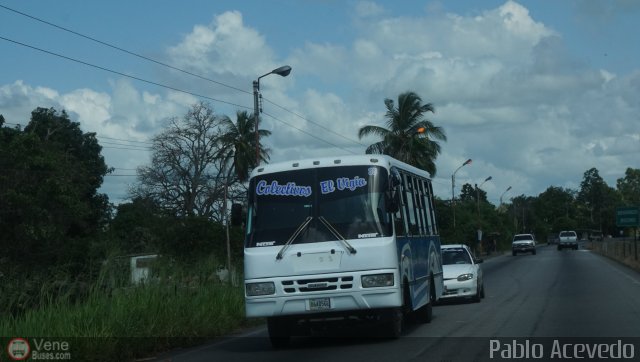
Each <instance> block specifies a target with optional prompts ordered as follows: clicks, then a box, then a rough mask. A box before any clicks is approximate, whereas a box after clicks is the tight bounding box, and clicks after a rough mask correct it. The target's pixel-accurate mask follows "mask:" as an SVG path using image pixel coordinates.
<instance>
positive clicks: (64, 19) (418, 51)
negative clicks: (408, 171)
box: [0, 0, 640, 204]
mask: <svg viewBox="0 0 640 362" xmlns="http://www.w3.org/2000/svg"><path fill="white" fill-rule="evenodd" d="M0 5H2V6H4V7H8V8H10V9H13V10H16V11H20V12H22V13H25V14H28V15H30V16H33V17H37V18H39V19H42V20H45V21H47V22H50V23H52V24H55V25H58V26H61V27H65V28H68V29H71V30H73V31H76V32H78V33H81V34H84V35H87V36H90V37H93V38H95V39H98V40H101V41H103V42H106V43H109V44H112V45H115V46H118V47H120V48H123V49H126V50H129V51H131V52H135V53H138V54H141V55H143V56H145V57H149V58H153V59H156V60H158V61H161V62H164V63H167V64H171V65H173V66H176V67H179V68H181V69H185V70H188V71H190V72H193V73H196V74H199V75H203V76H206V77H207V78H209V79H213V80H216V81H218V82H221V83H224V84H227V85H230V86H232V87H235V88H239V89H241V90H244V91H246V92H250V91H251V81H252V80H253V79H255V78H256V77H257V76H259V75H262V74H264V73H266V72H268V71H270V70H271V69H273V68H275V67H278V66H280V65H283V64H289V65H291V66H292V68H293V71H292V73H291V75H290V76H289V77H287V78H280V77H277V76H270V77H266V78H263V79H262V81H261V90H262V94H263V96H264V97H265V98H266V99H268V100H270V101H272V102H273V103H276V104H277V105H279V106H282V107H284V108H286V109H288V110H291V111H293V112H295V113H297V114H299V115H302V116H303V118H300V117H296V116H295V115H293V114H292V113H290V112H286V111H284V110H283V109H282V108H279V107H276V106H274V105H272V104H270V103H265V105H264V110H265V112H266V113H269V114H270V115H273V116H275V117H276V118H277V119H274V118H269V117H264V120H263V126H264V127H265V128H268V129H271V130H272V131H273V136H272V137H270V139H268V140H267V141H266V143H267V145H268V146H269V147H270V148H272V149H273V151H274V153H273V155H272V161H283V160H287V159H291V158H295V157H319V156H334V155H340V154H345V153H347V154H350V153H363V152H364V148H365V147H366V145H368V144H370V143H372V142H374V141H375V140H373V139H363V140H358V138H357V130H358V128H360V127H361V126H363V125H366V124H379V125H381V124H382V122H383V116H384V103H383V100H384V99H385V98H396V97H397V95H398V94H399V93H401V92H404V91H407V90H412V91H415V92H416V93H418V94H419V95H420V96H421V97H422V99H423V100H424V101H425V102H432V103H433V104H434V105H435V108H436V113H435V114H434V115H430V116H429V118H430V119H431V120H432V121H433V122H434V123H436V124H437V125H440V126H442V127H443V128H444V129H445V131H446V133H447V136H448V138H449V140H448V142H446V143H443V144H442V150H443V152H442V154H441V155H440V157H439V158H438V160H437V162H436V165H437V167H438V174H437V175H436V177H435V178H434V188H435V190H436V193H437V194H438V195H439V196H441V197H444V198H448V197H450V192H451V188H450V187H451V184H450V177H451V173H452V172H453V170H455V169H456V168H457V167H458V166H459V165H461V164H462V162H464V160H466V159H467V158H472V159H473V163H472V164H471V165H470V166H466V167H464V168H463V169H461V170H460V171H459V172H458V173H457V175H456V179H457V180H456V185H457V192H458V191H459V188H460V186H461V185H462V184H464V183H471V184H474V183H480V182H482V180H484V179H485V178H486V177H487V176H492V181H491V182H487V183H485V184H484V186H483V188H484V189H485V190H486V191H487V193H488V196H489V200H490V201H491V202H493V203H494V204H497V202H498V200H499V197H500V195H501V194H502V193H503V192H504V190H506V188H507V187H509V186H512V187H513V188H512V190H511V191H510V193H509V194H507V195H506V198H507V199H508V198H509V197H512V196H516V195H521V194H524V195H537V194H539V193H540V192H542V191H544V190H545V189H546V188H547V187H549V186H560V187H568V188H574V189H577V188H578V187H579V184H580V181H581V180H582V175H583V173H584V172H585V171H586V170H588V169H589V168H591V167H596V168H597V169H598V170H599V171H600V174H601V176H603V178H604V179H605V180H606V181H607V182H608V183H609V185H611V186H615V181H616V179H618V178H621V177H623V176H624V172H625V170H626V168H627V167H633V168H639V167H640V161H638V160H640V157H639V156H640V119H639V116H638V115H639V114H640V65H638V59H640V57H639V55H640V54H639V53H640V43H638V41H637V39H634V37H635V36H636V34H638V31H639V30H640V29H638V28H639V27H640V26H638V25H637V24H639V23H640V2H638V1H634V0H610V1H607V0H566V1H550V0H549V1H530V0H527V1H498V0H495V1H494V0H484V1H462V0H459V1H456V0H453V1H418V0H408V1H339V0H323V1H320V0H306V1H293V0H289V1H285V0H281V1H275V0H274V1H259V0H255V1H188V2H175V1H148V0H147V1H118V0H113V1H108V2H106V1H103V2H95V1H80V0H74V1H70V0H65V1H55V2H53V1H44V0H38V1H36V0H33V1H11V0H0ZM0 24H2V25H1V26H0V37H3V38H6V39H10V40H12V41H17V42H21V43H24V44H27V45H29V46H32V47H38V48H41V49H44V50H47V51H50V52H55V53H58V54H61V55H64V56H66V57H70V58H74V59H78V60H81V61H84V62H87V63H91V64H94V65H97V66H101V67H104V68H109V69H112V70H115V71H118V72H120V73H124V74H128V75H131V76H134V77H137V78H142V79H146V80H149V81H153V82H156V83H162V84H167V85H171V86H172V87H175V88H178V89H183V90H187V91H189V92H192V93H197V94H202V95H206V96H207V97H211V98H214V99H219V100H224V101H225V102H230V103H233V104H236V105H239V106H241V107H248V108H251V107H252V105H253V103H252V102H253V98H252V96H251V95H250V94H247V93H245V92H240V91H237V90H234V89H231V88H228V87H223V86H220V85H218V84H214V83H211V82H206V81H202V80H198V79H194V78H192V77H189V76H187V75H185V74H182V73H177V72H175V71H172V70H170V69H167V68H164V67H161V66H158V65H157V64H153V63H150V62H147V61H145V60H142V59H140V58H137V57H134V56H131V55H127V54H124V53H122V52H119V51H116V50H114V49H112V48H109V47H105V46H104V45H100V44H97V43H95V42H91V41H89V40H87V39H84V38H81V37H78V36H76V35H73V34H70V33H68V32H64V31H61V30H60V29H56V28H54V27H51V26H49V25H46V24H43V23H40V22H38V21H34V20H33V19H30V18H28V17H25V16H23V15H19V14H17V13H15V12H13V11H10V10H8V9H6V8H2V7H0ZM0 54H2V56H0V69H2V72H0V114H3V115H4V116H5V118H6V119H7V122H12V123H22V124H25V123H26V122H28V118H29V115H30V112H31V111H32V110H33V109H34V108H36V107H54V108H56V109H58V110H61V109H66V110H67V111H68V112H69V113H70V114H71V115H72V117H73V118H74V119H75V120H77V121H79V122H80V123H81V126H82V128H83V130H84V131H87V132H89V131H91V132H97V133H98V136H99V137H105V138H102V139H101V143H103V145H104V146H105V149H104V152H103V153H104V155H105V158H106V161H107V163H108V164H109V166H112V167H116V168H117V170H116V174H120V175H131V174H134V173H135V171H133V169H135V168H136V167H137V166H140V165H143V164H145V163H147V162H148V160H149V154H148V152H146V151H144V150H137V148H140V147H141V146H142V147H144V146H145V145H146V144H145V143H141V142H145V141H148V140H149V139H150V138H151V137H153V135H155V134H157V133H158V132H160V131H161V130H162V126H163V124H164V122H165V121H166V120H167V119H168V118H171V117H181V116H182V115H183V114H184V113H185V111H186V109H187V107H188V106H189V105H190V104H193V103H195V102H197V101H198V100H199V99H198V98H197V97H194V96H192V95H188V94H184V93H179V92H175V91H172V90H168V89H165V88H162V87H157V86H154V85H150V84H147V83H144V82H139V81H136V80H134V79H131V78H127V77H123V76H120V75H118V74H114V73H109V72H105V71H102V70H98V69H95V68H91V67H88V66H86V65H82V64H78V63H75V62H72V61H69V60H65V59H61V58H59V57H55V56H52V55H49V54H45V53H42V52H39V51H36V50H34V49H31V48H27V47H25V46H21V45H17V44H15V43H12V42H10V41H7V40H2V39H0ZM211 104H212V105H213V107H214V109H215V110H216V111H217V112H218V113H221V114H227V115H231V116H232V115H234V114H235V112H236V110H237V109H238V107H234V106H229V105H228V104H225V103H219V102H215V101H212V102H211ZM285 122H286V123H285ZM318 125H321V127H319V126H318ZM294 127H295V128H294ZM297 128H298V129H304V130H307V131H308V132H309V133H311V134H312V135H314V136H315V137H312V136H310V135H308V134H305V133H303V132H300V131H299V130H298V129H297ZM327 129H330V130H332V131H333V132H329V131H327ZM113 138H117V139H122V140H126V142H125V141H114V140H113ZM107 142H112V143H110V144H109V143H107ZM117 143H121V144H128V145H131V146H130V147H124V146H119V145H117ZM136 146H137V147H136ZM120 148H129V149H120ZM134 181H135V177H131V176H110V177H107V178H106V181H105V184H104V186H103V189H102V191H103V192H106V193H107V194H108V195H109V196H110V199H111V200H112V201H114V202H120V201H122V200H123V199H124V198H126V196H127V189H128V184H130V183H132V182H134Z"/></svg>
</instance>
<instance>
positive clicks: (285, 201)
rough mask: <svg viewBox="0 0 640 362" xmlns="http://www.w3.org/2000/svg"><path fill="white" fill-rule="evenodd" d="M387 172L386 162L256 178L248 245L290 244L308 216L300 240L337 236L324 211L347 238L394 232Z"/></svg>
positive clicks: (320, 240) (387, 234) (302, 241)
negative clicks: (387, 197)
mask: <svg viewBox="0 0 640 362" xmlns="http://www.w3.org/2000/svg"><path fill="white" fill-rule="evenodd" d="M387 175H388V174H387V171H386V170H385V169H384V168H381V167H375V166H343V167H331V168H318V169H305V170H296V171H285V172H278V173H272V174H267V175H264V176H258V177H256V178H254V179H253V180H252V181H251V185H250V190H251V192H250V196H249V197H250V199H249V207H250V208H249V218H248V221H247V238H246V246H247V247H254V246H275V245H284V244H285V243H286V242H287V240H288V239H289V238H290V237H291V236H292V235H293V234H294V232H295V231H296V229H297V228H298V227H299V226H300V225H301V224H302V223H303V222H305V219H306V218H308V217H310V218H311V221H310V222H309V224H308V225H307V226H306V227H305V228H304V230H302V231H301V233H300V235H299V236H297V237H296V238H295V240H293V241H292V242H293V243H294V244H296V243H313V242H322V241H333V240H337V236H336V235H335V234H334V233H332V232H331V231H330V230H329V227H327V223H323V222H321V220H320V218H321V217H322V218H324V219H325V220H326V221H327V222H328V224H329V225H331V226H332V227H333V228H335V230H336V231H338V233H339V235H338V236H342V237H344V238H345V239H366V238H373V237H381V236H390V235H391V233H392V224H391V222H390V217H389V214H388V213H387V212H385V203H384V202H385V201H384V199H385V198H384V190H385V189H386V187H387V178H388V176H387Z"/></svg>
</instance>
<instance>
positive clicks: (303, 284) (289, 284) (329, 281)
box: [282, 276, 353, 293]
mask: <svg viewBox="0 0 640 362" xmlns="http://www.w3.org/2000/svg"><path fill="white" fill-rule="evenodd" d="M282 287H283V289H284V292H285V293H308V292H320V291H327V290H338V289H341V290H344V289H351V288H353V277H352V276H343V277H332V278H314V279H289V280H283V281H282Z"/></svg>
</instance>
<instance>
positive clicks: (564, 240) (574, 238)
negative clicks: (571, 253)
mask: <svg viewBox="0 0 640 362" xmlns="http://www.w3.org/2000/svg"><path fill="white" fill-rule="evenodd" d="M558 238H559V239H560V240H559V241H558V250H562V249H565V248H571V249H573V250H578V234H576V232H575V231H561V232H560V234H559V235H558Z"/></svg>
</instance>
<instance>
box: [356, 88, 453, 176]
mask: <svg viewBox="0 0 640 362" xmlns="http://www.w3.org/2000/svg"><path fill="white" fill-rule="evenodd" d="M384 104H385V106H386V108H387V113H386V115H385V117H386V128H385V127H381V126H374V125H367V126H364V127H362V128H360V130H359V131H358V137H359V138H363V137H366V136H369V135H373V136H377V137H379V138H381V140H380V141H378V142H376V143H374V144H372V145H370V146H369V147H367V150H366V153H368V154H369V153H377V154H385V155H389V156H391V157H394V158H396V159H398V160H400V161H403V162H406V163H408V164H410V165H413V166H416V167H418V168H421V169H423V170H425V171H427V172H429V174H430V175H431V177H433V176H435V175H436V165H435V160H436V158H437V157H438V155H439V154H440V144H439V143H438V142H437V141H436V140H439V141H446V140H447V136H446V135H445V132H444V130H443V129H442V128H441V127H438V126H435V125H434V124H433V123H432V122H431V121H429V120H428V119H426V118H424V116H425V114H426V113H427V112H432V113H433V112H434V108H433V105H432V104H431V103H426V104H422V99H421V98H420V97H419V96H418V95H417V94H416V93H414V92H405V93H402V94H400V95H399V96H398V103H397V106H396V104H395V102H394V101H393V100H392V99H388V98H387V99H385V100H384Z"/></svg>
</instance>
